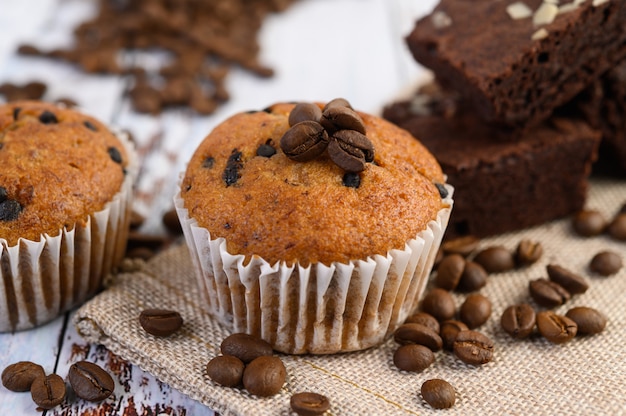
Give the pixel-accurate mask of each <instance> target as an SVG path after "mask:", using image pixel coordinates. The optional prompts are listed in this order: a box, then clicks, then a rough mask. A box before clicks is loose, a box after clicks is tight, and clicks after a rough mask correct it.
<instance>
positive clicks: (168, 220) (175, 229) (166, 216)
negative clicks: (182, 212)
mask: <svg viewBox="0 0 626 416" xmlns="http://www.w3.org/2000/svg"><path fill="white" fill-rule="evenodd" d="M161 221H162V222H163V225H164V226H165V229H166V230H167V231H168V232H169V233H170V234H173V235H181V234H182V233H183V227H182V226H181V225H180V220H179V219H178V213H177V212H176V209H170V210H167V211H165V212H164V213H163V218H162V220H161Z"/></svg>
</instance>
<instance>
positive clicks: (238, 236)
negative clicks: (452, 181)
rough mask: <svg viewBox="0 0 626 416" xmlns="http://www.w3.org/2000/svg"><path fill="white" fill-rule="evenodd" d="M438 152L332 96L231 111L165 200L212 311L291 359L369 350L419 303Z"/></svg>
mask: <svg viewBox="0 0 626 416" xmlns="http://www.w3.org/2000/svg"><path fill="white" fill-rule="evenodd" d="M444 183H445V178H444V175H443V173H442V171H441V168H440V167H439V165H438V164H437V162H436V160H435V159H434V157H433V156H432V155H431V154H430V153H429V152H428V151H427V150H426V149H425V148H424V147H423V146H422V145H421V144H420V143H419V142H418V141H416V140H415V139H413V138H412V136H411V135H410V134H409V133H407V132H406V131H404V130H401V129H399V128H397V127H395V126H394V125H392V124H391V123H389V122H386V121H384V120H382V119H380V118H378V117H374V116H371V115H368V114H363V113H360V112H357V111H355V110H353V109H352V107H351V106H350V104H349V103H348V102H347V101H345V100H342V99H337V100H333V101H331V102H330V103H328V104H326V105H322V104H309V103H300V104H297V105H296V104H284V103H281V104H276V105H273V106H271V107H269V108H267V109H266V110H263V111H253V112H247V113H241V114H237V115H235V116H233V117H231V118H229V119H228V120H226V121H225V122H223V123H222V124H221V125H219V126H218V127H216V128H215V130H213V132H211V133H210V134H209V135H208V136H207V137H206V138H205V139H204V141H203V142H202V143H201V144H200V146H199V147H198V149H197V150H196V152H195V154H194V155H193V157H192V158H191V160H190V162H189V165H188V167H187V171H186V173H185V175H184V178H183V179H182V182H181V189H180V193H179V195H177V197H176V198H175V203H176V206H177V208H178V213H179V217H180V218H181V223H182V225H183V229H184V231H185V235H186V239H187V242H188V244H189V246H190V251H191V254H192V258H193V260H194V262H195V265H196V269H197V271H198V274H199V276H200V277H201V279H202V281H203V282H204V286H205V287H206V289H207V295H208V296H207V302H208V307H209V310H210V311H211V312H212V313H213V314H214V315H216V316H217V317H218V318H219V319H220V320H221V321H222V322H224V323H225V324H227V325H230V326H232V327H233V329H234V330H236V331H245V332H248V333H252V334H255V335H260V336H262V337H263V338H264V339H266V340H267V341H268V342H270V343H271V344H272V345H273V346H274V348H275V349H277V350H279V351H282V352H287V353H334V352H339V351H351V350H358V349H363V348H367V347H370V346H372V345H376V344H378V343H380V342H382V341H383V340H384V339H385V336H386V335H387V334H390V333H391V332H392V331H393V330H394V329H395V327H396V325H397V324H398V323H400V322H402V321H403V320H404V318H405V317H406V316H407V314H408V313H409V312H411V311H412V310H413V309H414V308H415V307H416V305H417V301H418V297H419V294H420V293H421V290H422V288H423V285H424V284H425V282H426V279H427V276H428V273H429V271H430V268H431V266H432V262H433V260H434V254H435V253H436V250H437V248H438V246H439V243H440V241H441V235H442V233H443V231H444V229H445V226H446V224H447V219H448V216H449V213H450V209H451V207H452V198H451V188H450V187H449V186H447V185H444Z"/></svg>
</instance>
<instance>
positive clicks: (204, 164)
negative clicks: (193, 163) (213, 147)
mask: <svg viewBox="0 0 626 416" xmlns="http://www.w3.org/2000/svg"><path fill="white" fill-rule="evenodd" d="M213 165H215V158H214V157H213V156H207V157H206V159H204V161H203V162H202V167H203V168H206V169H211V168H212V167H213Z"/></svg>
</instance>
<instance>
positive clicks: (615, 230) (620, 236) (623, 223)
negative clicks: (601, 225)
mask: <svg viewBox="0 0 626 416" xmlns="http://www.w3.org/2000/svg"><path fill="white" fill-rule="evenodd" d="M607 231H608V233H609V235H610V236H611V237H613V238H614V239H616V240H618V241H626V213H623V214H618V215H616V216H615V218H613V221H611V223H610V224H609V226H608V228H607Z"/></svg>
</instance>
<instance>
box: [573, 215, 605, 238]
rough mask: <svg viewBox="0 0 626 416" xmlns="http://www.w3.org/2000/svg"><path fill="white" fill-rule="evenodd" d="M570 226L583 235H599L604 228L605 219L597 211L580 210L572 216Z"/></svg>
mask: <svg viewBox="0 0 626 416" xmlns="http://www.w3.org/2000/svg"><path fill="white" fill-rule="evenodd" d="M572 228H573V229H574V231H575V232H576V233H577V234H578V235H581V236H583V237H591V236H594V235H600V234H602V233H603V232H604V229H605V228H606V220H605V219H604V216H602V214H600V213H599V212H598V211H595V210H582V211H579V212H577V213H576V214H575V215H574V216H573V218H572Z"/></svg>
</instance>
